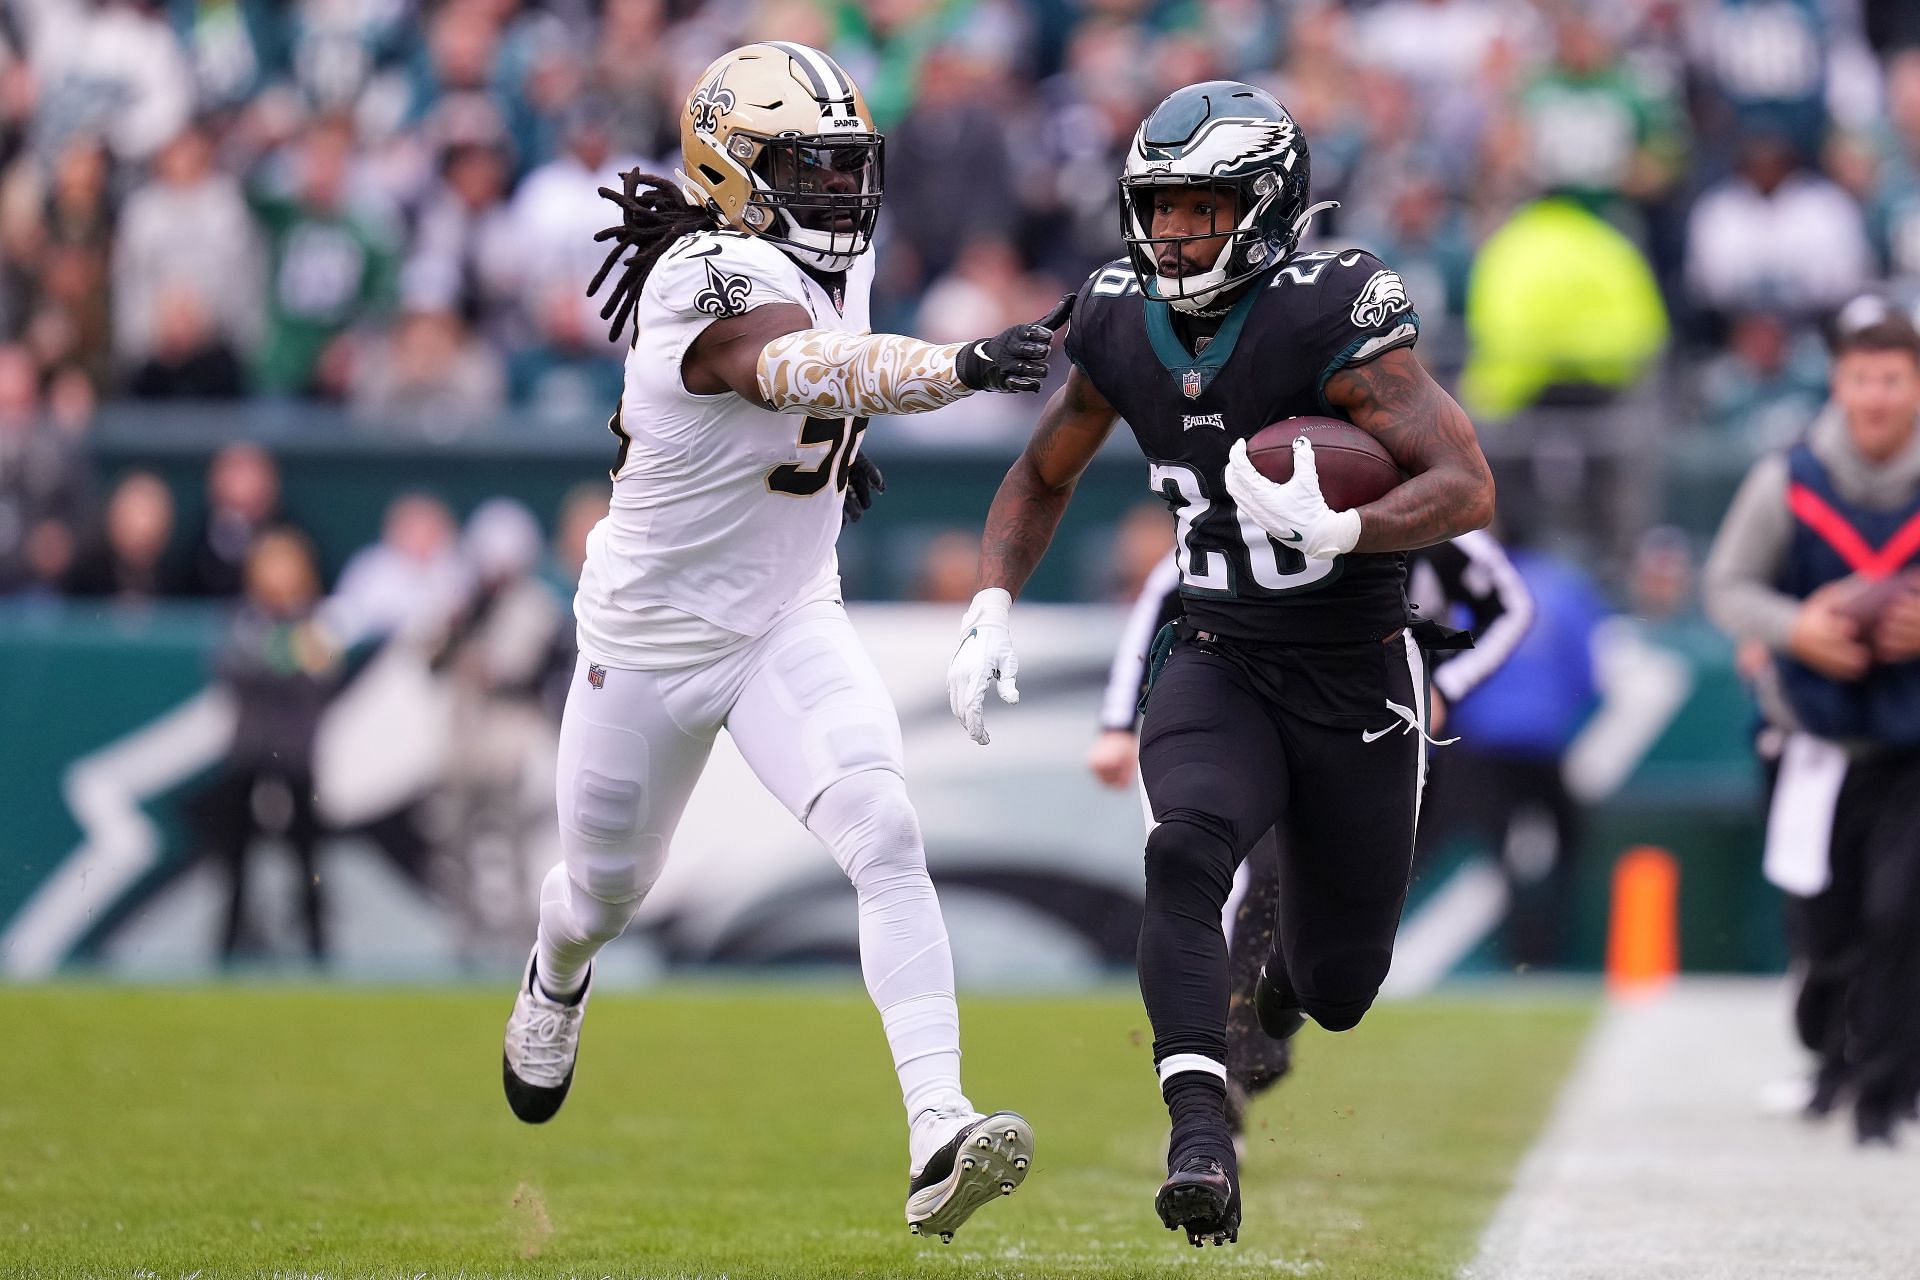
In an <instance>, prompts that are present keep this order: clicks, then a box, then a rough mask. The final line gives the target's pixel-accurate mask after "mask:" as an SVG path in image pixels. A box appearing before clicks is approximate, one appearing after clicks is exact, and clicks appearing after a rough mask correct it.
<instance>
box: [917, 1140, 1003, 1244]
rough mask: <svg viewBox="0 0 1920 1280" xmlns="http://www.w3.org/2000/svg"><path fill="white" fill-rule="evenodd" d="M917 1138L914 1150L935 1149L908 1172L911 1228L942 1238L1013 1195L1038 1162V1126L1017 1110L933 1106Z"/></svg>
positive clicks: (919, 1232) (950, 1237)
mask: <svg viewBox="0 0 1920 1280" xmlns="http://www.w3.org/2000/svg"><path fill="white" fill-rule="evenodd" d="M913 1138H914V1140H913V1142H912V1144H911V1145H912V1147H913V1149H914V1151H915V1152H919V1151H922V1150H925V1149H927V1148H928V1147H932V1148H933V1149H932V1150H931V1151H930V1152H929V1153H928V1155H927V1156H926V1158H925V1159H924V1160H921V1161H919V1167H918V1168H916V1169H914V1170H912V1171H911V1172H910V1173H909V1174H908V1176H907V1229H908V1230H910V1231H912V1232H913V1233H914V1234H915V1235H917V1236H936V1235H937V1236H939V1237H940V1240H941V1242H942V1243H946V1242H949V1241H951V1240H952V1239H953V1233H954V1232H955V1231H957V1230H958V1229H959V1228H960V1224H961V1223H963V1222H965V1221H966V1220H967V1219H968V1218H970V1217H972V1216H973V1211H974V1210H975V1209H978V1208H979V1207H980V1206H981V1205H983V1204H985V1203H987V1201H989V1200H992V1199H993V1198H994V1197H996V1196H1010V1195H1012V1194H1013V1192H1014V1189H1015V1188H1016V1187H1018V1186H1019V1185H1020V1184H1021V1183H1022V1182H1025V1181H1026V1180H1027V1171H1028V1170H1029V1169H1030V1168H1031V1167H1032V1165H1033V1126H1032V1125H1030V1124H1028V1123H1027V1121H1026V1118H1025V1117H1023V1116H1021V1115H1020V1114H1019V1113H1017V1112H1013V1111H996V1112H994V1113H993V1114H992V1115H986V1116H983V1115H981V1114H980V1113H979V1112H977V1111H968V1112H951V1111H933V1112H929V1113H927V1114H926V1115H925V1116H923V1117H922V1118H921V1120H920V1121H919V1122H917V1123H916V1124H915V1125H914V1134H913ZM935 1144H938V1145H937V1146H936V1145H935Z"/></svg>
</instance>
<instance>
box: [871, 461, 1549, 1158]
mask: <svg viewBox="0 0 1920 1280" xmlns="http://www.w3.org/2000/svg"><path fill="white" fill-rule="evenodd" d="M852 500H853V495H852V493H851V492H849V493H848V501H849V502H852ZM1407 597H1408V599H1409V600H1410V601H1411V602H1412V606H1413V610H1414V613H1415V615H1416V616H1421V615H1424V616H1425V617H1428V618H1434V619H1453V618H1460V617H1462V615H1464V618H1463V620H1464V621H1466V622H1467V623H1468V624H1469V625H1470V627H1471V629H1472V632H1471V643H1470V644H1466V645H1462V646H1461V647H1459V648H1451V649H1447V650H1444V651H1442V652H1439V653H1435V654H1434V655H1433V661H1432V663H1431V664H1430V666H1429V668H1428V677H1429V683H1430V684H1431V686H1432V691H1431V694H1430V695H1429V698H1428V709H1429V712H1430V718H1431V720H1432V724H1431V725H1430V726H1429V729H1428V731H1429V732H1430V733H1439V732H1442V730H1441V728H1440V726H1441V725H1442V724H1444V722H1445V712H1446V708H1448V707H1451V706H1455V705H1458V703H1459V702H1460V700H1461V699H1462V698H1464V697H1466V696H1467V694H1468V693H1470V692H1472V690H1473V689H1474V687H1475V686H1477V685H1478V684H1479V683H1480V682H1481V681H1483V680H1485V679H1486V678H1487V677H1488V676H1490V675H1492V674H1493V673H1494V672H1495V671H1497V670H1499V668H1500V667H1501V665H1502V664H1503V663H1505V662H1506V660H1507V659H1508V658H1510V657H1512V656H1513V652H1514V650H1515V649H1518V648H1519V647H1520V641H1521V640H1522V639H1524V638H1525V637H1526V634H1527V629H1528V628H1529V627H1530V626H1532V624H1533V596H1532V593H1530V592H1529V591H1528V590H1527V584H1526V581H1525V580H1524V579H1523V578H1521V576H1520V571H1519V570H1518V569H1515V568H1514V567H1513V562H1512V561H1511V560H1509V559H1508V558H1507V553H1506V549H1505V548H1503V547H1502V546H1501V545H1500V543H1499V542H1498V541H1497V540H1495V538H1494V536H1493V535H1492V534H1491V533H1489V532H1487V531H1486V530H1485V529H1476V530H1474V531H1473V532H1472V533H1466V534H1462V535H1461V536H1460V537H1458V538H1455V539H1452V540H1451V541H1448V542H1439V543H1435V544H1434V545H1433V546H1430V547H1419V548H1416V549H1414V550H1412V551H1410V552H1408V553H1407ZM1185 614H1186V605H1185V602H1184V601H1183V600H1182V599H1181V596H1180V565H1179V562H1178V561H1177V560H1175V559H1174V558H1173V557H1172V556H1168V557H1167V558H1166V560H1165V561H1163V562H1162V563H1161V564H1160V566H1159V567H1157V568H1156V569H1154V571H1153V572H1152V573H1151V574H1149V575H1148V576H1147V581H1146V583H1145V585H1144V586H1143V587H1142V589H1141V592H1140V598H1139V599H1138V600H1136V601H1135V602H1134V606H1133V611H1132V613H1131V614H1130V615H1129V616H1128V618H1127V625H1126V629H1125V632H1124V634H1123V635H1122V637H1121V640H1120V644H1119V647H1118V648H1117V649H1116V650H1115V651H1114V655H1113V667H1112V670H1111V672H1110V673H1109V675H1108V679H1107V692H1106V696H1105V697H1104V698H1103V699H1102V700H1101V708H1100V725H1101V729H1100V736H1099V737H1098V738H1096V739H1095V740H1094V745H1093V748H1092V750H1091V751H1089V752H1088V754H1087V764H1088V766H1089V767H1090V768H1091V769H1092V770H1093V772H1094V776H1096V777H1097V778H1099V779H1100V781H1101V782H1102V783H1104V784H1105V785H1107V786H1110V787H1116V788H1118V787H1126V786H1129V785H1131V784H1132V782H1133V779H1134V774H1135V771H1136V766H1137V764H1138V762H1139V758H1140V742H1139V722H1140V703H1141V702H1142V700H1143V698H1144V695H1145V693H1146V683H1147V681H1146V676H1147V655H1148V654H1149V653H1150V652H1151V651H1152V647H1153V640H1154V638H1155V637H1156V636H1158V635H1159V634H1160V633H1161V632H1162V631H1164V630H1165V629H1166V628H1167V627H1170V626H1173V625H1175V624H1177V623H1178V622H1179V621H1180V619H1181V618H1182V617H1184V616H1185ZM1446 741H1450V739H1442V742H1443V743H1444V742H1446ZM1444 759H1445V757H1444V756H1436V757H1435V763H1436V764H1443V763H1444ZM1437 781H1438V782H1439V784H1440V785H1441V786H1442V787H1443V788H1444V787H1445V786H1446V785H1447V783H1446V775H1445V774H1444V772H1443V773H1441V774H1440V775H1439V777H1438V778H1437ZM1429 785H1432V784H1431V783H1429ZM1278 834H1279V833H1278V831H1277V830H1276V831H1269V832H1268V833H1267V834H1266V835H1265V836H1263V837H1261V838H1260V839H1259V840H1257V841H1255V842H1254V846H1253V848H1252V850H1250V851H1249V852H1248V854H1247V856H1246V858H1245V860H1244V861H1242V862H1241V864H1240V869H1239V871H1237V872H1236V873H1235V874H1234V878H1233V892H1232V893H1231V894H1230V895H1229V896H1228V898H1227V910H1226V914H1225V917H1224V919H1223V920H1222V925H1223V927H1224V928H1225V930H1226V935H1227V973H1228V979H1229V983H1230V989H1231V996H1230V998H1229V1000H1228V1003H1227V1127H1228V1128H1229V1129H1230V1130H1232V1132H1233V1135H1234V1137H1235V1138H1236V1139H1237V1140H1239V1141H1237V1142H1236V1145H1235V1149H1236V1150H1242V1151H1243V1150H1244V1149H1245V1147H1244V1137H1243V1135H1244V1131H1245V1127H1246V1112H1247V1105H1248V1104H1249V1103H1250V1102H1252V1100H1253V1099H1254V1098H1256V1097H1258V1096H1259V1095H1260V1094H1261V1093H1263V1092H1265V1091H1266V1090H1268V1089H1270V1088H1272V1087H1273V1086H1274V1085H1276V1084H1278V1083H1279V1082H1280V1080H1281V1079H1282V1078H1283V1077H1285V1076H1286V1075H1287V1073H1288V1072H1289V1071H1290V1070H1292V1067H1293V1041H1292V1040H1290V1039H1288V1040H1276V1039H1274V1038H1273V1037H1272V1036H1270V1035H1268V1034H1267V1033H1266V1032H1265V1030H1264V1029H1262V1028H1261V1026H1260V1022H1259V1018H1258V1016H1257V1013H1256V1011H1255V1002H1254V995H1255V993H1256V991H1257V990H1258V986H1259V979H1260V971H1261V968H1262V967H1263V966H1264V965H1265V964H1266V962H1267V956H1268V955H1269V953H1271V951H1272V949H1273V934H1274V929H1275V927H1276V925H1277V923H1278V918H1279V914H1278V913H1279V906H1280V867H1281V860H1280V842H1279V839H1278ZM1434 834H1435V833H1434V831H1433V830H1432V828H1431V825H1430V824H1429V823H1422V824H1421V827H1420V832H1419V837H1418V839H1417V840H1416V842H1415V863H1416V866H1417V865H1418V863H1419V860H1420V859H1421V858H1423V857H1425V856H1427V855H1428V854H1429V853H1430V852H1431V851H1432V849H1433V848H1434V844H1433V840H1432V837H1433V836H1434Z"/></svg>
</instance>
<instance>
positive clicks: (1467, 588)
mask: <svg viewBox="0 0 1920 1280" xmlns="http://www.w3.org/2000/svg"><path fill="white" fill-rule="evenodd" d="M1452 545H1453V547H1454V549H1455V551H1456V553H1457V554H1458V556H1459V562H1458V566H1457V573H1456V574H1443V575H1442V580H1443V581H1445V582H1446V584H1447V589H1448V596H1449V598H1450V600H1451V601H1452V602H1453V603H1457V604H1459V605H1461V606H1462V607H1464V608H1465V609H1466V611H1467V612H1468V613H1469V614H1470V615H1471V616H1472V618H1473V648H1471V649H1457V650H1454V651H1452V652H1450V653H1448V654H1447V655H1446V656H1445V657H1444V659H1443V660H1442V661H1440V662H1438V663H1437V664H1436V665H1435V666H1434V669H1433V684H1434V687H1435V688H1436V689H1438V690H1439V691H1440V696H1442V697H1443V698H1445V699H1446V700H1447V701H1448V702H1449V703H1458V702H1459V701H1460V700H1461V699H1462V698H1464V697H1466V696H1467V694H1469V693H1471V692H1472V691H1473V689H1474V687H1475V686H1476V685H1478V684H1479V683H1480V682H1481V681H1483V680H1485V679H1486V678H1487V677H1488V676H1490V675H1492V674H1493V673H1494V672H1495V671H1498V670H1499V669H1500V667H1501V666H1502V665H1503V664H1504V663H1505V662H1506V660H1507V659H1508V658H1511V657H1512V656H1513V653H1514V650H1516V649H1518V648H1519V647H1520V641H1521V639H1522V638H1524V637H1525V636H1526V634H1527V630H1528V628H1530V627H1532V626H1533V593H1532V592H1531V591H1529V590H1527V584H1526V580H1525V579H1523V578H1522V577H1521V576H1520V571H1519V570H1518V569H1515V568H1514V567H1513V561H1511V560H1509V559H1507V552H1506V548H1504V547H1502V546H1501V545H1500V543H1499V541H1498V540H1497V539H1496V538H1494V536H1493V535H1492V534H1490V533H1488V532H1486V531H1485V530H1484V529H1475V530H1474V531H1472V532H1471V533H1463V534H1461V535H1460V536H1459V537H1457V538H1455V539H1454V540H1453V543H1452Z"/></svg>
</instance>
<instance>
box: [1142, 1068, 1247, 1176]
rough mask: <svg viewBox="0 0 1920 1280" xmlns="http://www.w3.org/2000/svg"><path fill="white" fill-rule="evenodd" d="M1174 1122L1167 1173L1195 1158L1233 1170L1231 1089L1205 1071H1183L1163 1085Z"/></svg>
mask: <svg viewBox="0 0 1920 1280" xmlns="http://www.w3.org/2000/svg"><path fill="white" fill-rule="evenodd" d="M1160 1094H1161V1096H1162V1097H1164V1098H1165V1099H1166V1100H1167V1114H1168V1116H1170V1117H1171V1118H1172V1120H1173V1136H1172V1139H1171V1140H1170V1141H1169V1142H1168V1144H1167V1170H1168V1172H1172V1171H1173V1170H1175V1169H1178V1168H1179V1167H1180V1165H1181V1164H1182V1163H1183V1162H1185V1161H1186V1160H1188V1159H1190V1158H1191V1157H1193V1156H1207V1157H1211V1158H1212V1159H1215V1160H1218V1161H1219V1162H1220V1164H1221V1166H1222V1167H1223V1168H1226V1169H1229V1170H1230V1169H1232V1168H1233V1167H1234V1159H1233V1135H1232V1134H1231V1133H1230V1132H1229V1131H1228V1129H1227V1086H1226V1085H1225V1083H1224V1082H1222V1081H1221V1080H1220V1079H1219V1078H1218V1077H1216V1076H1213V1075H1210V1074H1208V1073H1207V1072H1204V1071H1181V1072H1178V1073H1177V1074H1175V1075H1171V1076H1168V1077H1167V1082H1166V1083H1165V1084H1163V1085H1161V1086H1160Z"/></svg>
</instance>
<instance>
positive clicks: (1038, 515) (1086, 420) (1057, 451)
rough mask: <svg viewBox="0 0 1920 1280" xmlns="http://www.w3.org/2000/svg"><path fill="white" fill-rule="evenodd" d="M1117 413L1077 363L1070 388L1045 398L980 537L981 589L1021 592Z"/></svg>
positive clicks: (1069, 374) (1069, 377)
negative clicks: (1028, 436)
mask: <svg viewBox="0 0 1920 1280" xmlns="http://www.w3.org/2000/svg"><path fill="white" fill-rule="evenodd" d="M1118 417H1119V411H1118V410H1116V409H1115V408H1114V407H1113V406H1112V405H1110V404H1108V403H1107V400H1106V397H1105V396H1103V395H1101V394H1100V392H1099V391H1098V390H1097V389H1096V388H1095V387H1094V385H1093V382H1092V380H1091V379H1089V378H1088V377H1087V375H1086V374H1084V373H1082V372H1081V371H1080V368H1079V367H1078V366H1077V365H1076V366H1074V367H1072V368H1070V369H1068V371H1067V385H1065V386H1064V387H1062V388H1060V390H1058V391H1056V392H1055V393H1054V395H1053V399H1051V400H1049V401H1047V407H1046V408H1045V409H1043V410H1042V411H1041V413H1040V421H1039V424H1038V425H1036V426H1035V427H1034V429H1033V438H1032V439H1031V440H1029V441H1027V447H1026V449H1025V450H1024V451H1022V452H1021V454H1020V457H1019V459H1018V460H1017V461H1015V462H1014V464H1013V468H1012V469H1011V470H1010V471H1008V472H1007V478H1006V479H1004V480H1002V481H1001V482H1000V490H999V492H998V493H996V494H994V495H993V506H992V507H991V508H989V509H988V511H987V528H986V532H985V533H984V534H982V535H981V539H980V580H979V583H978V585H979V587H980V589H982V590H985V589H988V588H991V587H999V588H1001V589H1003V590H1005V591H1006V592H1007V593H1008V594H1010V595H1013V594H1018V592H1019V590H1020V588H1021V587H1023V586H1025V585H1026V583H1027V579H1028V578H1029V577H1031V576H1033V570H1034V566H1036V565H1038V564H1039V563H1040V557H1041V556H1043V555H1045V554H1046V552H1047V544H1048V543H1049V542H1051V541H1053V532H1054V530H1055V529H1057V528H1059V527H1060V517H1061V515H1062V514H1064V513H1065V511H1066V509H1067V500H1068V499H1069V498H1071V497H1072V496H1073V486H1074V485H1075V484H1076V483H1077V482H1078V481H1079V479H1080V473H1081V472H1083V471H1085V470H1086V469H1087V464H1088V463H1089V462H1091V461H1092V460H1093V455H1094V454H1096V453H1098V452H1099V451H1100V446H1101V445H1102V444H1104V443H1105V442H1106V439H1107V436H1108V435H1110V434H1112V432H1113V424H1114V422H1115V420H1116V419H1117V418H1118Z"/></svg>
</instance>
